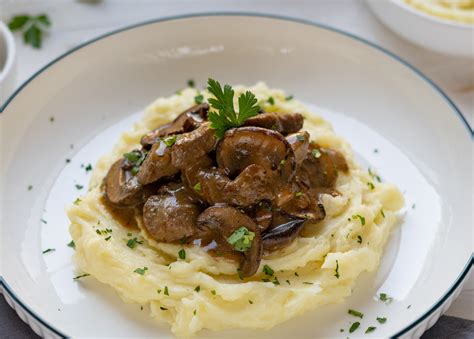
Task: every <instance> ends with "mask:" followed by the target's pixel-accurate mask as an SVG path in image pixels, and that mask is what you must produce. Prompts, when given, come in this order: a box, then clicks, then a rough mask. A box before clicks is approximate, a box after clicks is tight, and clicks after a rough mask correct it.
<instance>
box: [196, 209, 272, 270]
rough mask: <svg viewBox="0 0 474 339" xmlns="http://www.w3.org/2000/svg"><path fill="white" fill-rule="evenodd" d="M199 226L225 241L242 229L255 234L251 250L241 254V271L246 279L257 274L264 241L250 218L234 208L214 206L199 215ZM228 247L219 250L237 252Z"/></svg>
mask: <svg viewBox="0 0 474 339" xmlns="http://www.w3.org/2000/svg"><path fill="white" fill-rule="evenodd" d="M197 226H198V227H199V228H200V229H201V230H203V231H210V232H215V233H216V234H219V235H220V236H221V237H222V238H223V239H225V240H227V239H228V238H229V237H230V236H231V235H232V234H233V233H234V232H235V231H237V230H238V229H239V228H241V227H245V228H247V230H248V231H250V232H253V233H254V234H255V237H254V238H253V241H252V243H251V246H250V248H249V249H248V250H247V251H245V252H240V253H241V258H242V259H241V261H240V270H241V271H242V274H243V276H244V277H249V276H251V275H253V274H255V273H256V272H257V270H258V267H259V266H260V261H261V259H262V249H263V248H262V239H261V236H260V231H259V230H258V227H257V225H256V224H255V222H254V221H253V220H252V219H251V218H250V217H249V216H247V215H246V214H245V213H243V212H241V211H239V210H238V209H236V208H234V207H230V206H226V205H220V206H212V207H209V208H207V209H206V210H205V211H204V212H202V213H201V215H199V217H198V220H197ZM227 245H228V246H227ZM227 245H225V246H221V248H220V249H219V250H220V251H229V250H231V251H234V252H236V250H235V249H232V246H230V245H229V244H227Z"/></svg>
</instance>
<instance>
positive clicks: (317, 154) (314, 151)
mask: <svg viewBox="0 0 474 339" xmlns="http://www.w3.org/2000/svg"><path fill="white" fill-rule="evenodd" d="M311 154H312V155H313V157H315V158H316V159H317V158H319V157H320V156H321V152H320V151H319V150H318V149H317V148H314V149H313V150H312V151H311Z"/></svg>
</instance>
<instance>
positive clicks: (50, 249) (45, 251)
mask: <svg viewBox="0 0 474 339" xmlns="http://www.w3.org/2000/svg"><path fill="white" fill-rule="evenodd" d="M54 251H56V249H55V248H48V249H46V250H44V251H43V254H45V253H49V252H54Z"/></svg>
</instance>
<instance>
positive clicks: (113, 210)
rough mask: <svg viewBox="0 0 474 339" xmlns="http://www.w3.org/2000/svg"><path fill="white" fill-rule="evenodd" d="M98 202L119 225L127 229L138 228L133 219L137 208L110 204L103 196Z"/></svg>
mask: <svg viewBox="0 0 474 339" xmlns="http://www.w3.org/2000/svg"><path fill="white" fill-rule="evenodd" d="M100 202H101V203H102V205H104V207H105V208H106V210H107V212H109V213H110V214H111V215H112V217H113V218H114V220H115V221H117V222H118V223H119V224H120V225H122V226H123V227H126V228H129V229H138V224H137V221H136V219H135V216H136V213H137V208H117V207H115V206H112V204H111V203H110V202H108V200H107V198H105V196H102V197H101V198H100Z"/></svg>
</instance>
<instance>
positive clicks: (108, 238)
mask: <svg viewBox="0 0 474 339" xmlns="http://www.w3.org/2000/svg"><path fill="white" fill-rule="evenodd" d="M110 238H112V236H111V235H109V236H108V237H106V238H104V240H105V241H109V240H110Z"/></svg>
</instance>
